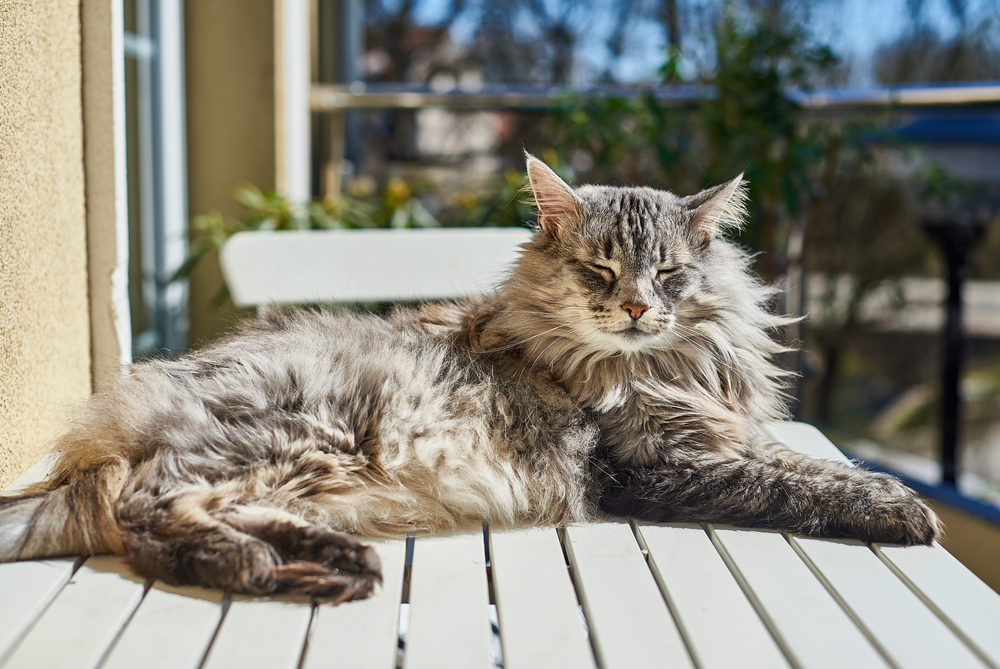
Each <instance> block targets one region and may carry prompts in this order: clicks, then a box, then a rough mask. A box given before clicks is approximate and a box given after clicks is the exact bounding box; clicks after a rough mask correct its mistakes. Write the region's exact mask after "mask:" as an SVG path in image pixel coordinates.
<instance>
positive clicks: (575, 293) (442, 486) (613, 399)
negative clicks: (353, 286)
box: [0, 158, 940, 601]
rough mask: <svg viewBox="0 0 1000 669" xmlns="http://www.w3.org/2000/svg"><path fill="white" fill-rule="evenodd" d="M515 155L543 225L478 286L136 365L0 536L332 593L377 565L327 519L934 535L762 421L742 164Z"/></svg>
mask: <svg viewBox="0 0 1000 669" xmlns="http://www.w3.org/2000/svg"><path fill="white" fill-rule="evenodd" d="M528 171H529V177H530V179H531V183H532V189H533V194H534V196H535V199H536V202H537V203H538V206H539V221H540V226H541V229H540V231H539V232H538V233H537V234H536V235H535V237H534V238H533V240H532V241H530V242H529V243H527V244H526V245H525V247H524V250H523V253H522V255H521V258H520V260H519V261H518V262H517V264H516V266H515V267H514V268H513V269H512V271H511V273H510V275H509V276H508V277H507V279H506V280H505V281H504V283H503V284H502V286H501V287H500V288H499V289H498V290H497V291H496V292H495V293H494V294H493V295H490V296H487V297H485V298H479V299H477V300H476V301H475V302H456V303H453V304H444V305H440V304H439V305H426V306H424V307H422V308H420V309H416V310H400V311H397V312H396V313H394V314H393V315H392V316H391V317H389V318H386V319H379V318H376V317H373V316H347V315H334V314H331V313H328V312H324V311H282V312H277V313H271V314H269V315H267V316H266V317H264V318H262V319H260V320H258V321H255V322H251V323H249V324H247V325H246V326H245V327H244V328H243V329H242V331H241V332H239V333H238V334H236V335H235V336H232V337H230V338H228V339H226V340H224V341H222V342H219V343H217V344H215V345H213V346H211V347H209V348H207V349H204V350H202V351H199V352H195V353H192V354H189V355H187V356H184V357H182V358H180V359H177V360H157V361H150V362H146V363H142V364H139V365H136V366H134V367H133V368H132V370H131V373H130V374H128V375H126V376H124V377H123V378H122V379H121V380H120V382H119V383H118V385H117V387H115V388H114V389H112V390H110V391H108V392H106V393H103V394H101V395H98V396H96V397H95V398H94V399H93V400H92V401H91V402H90V403H89V404H88V405H87V406H85V407H84V409H83V411H82V413H81V416H80V418H79V419H78V420H77V421H76V423H75V424H74V425H73V426H72V427H71V428H70V430H69V431H68V433H67V434H66V436H65V437H64V438H63V439H62V440H61V441H60V443H59V445H58V449H59V450H60V451H61V460H60V464H59V467H58V468H57V471H56V473H55V474H54V475H53V477H52V479H51V480H50V481H49V482H48V483H47V484H45V485H44V486H42V487H41V488H39V489H38V490H35V491H34V492H33V494H35V495H36V497H34V498H31V502H27V501H24V502H20V501H18V500H17V499H15V500H14V501H11V502H8V501H5V502H4V505H3V506H0V544H2V545H0V559H6V560H9V559H15V558H18V557H19V558H22V559H24V558H30V557H41V556H48V555H57V554H67V553H77V552H85V553H91V552H117V553H124V554H126V555H127V556H128V558H129V560H130V562H131V563H132V565H133V566H134V567H135V568H136V569H137V570H138V571H139V572H140V573H141V574H143V575H145V576H148V577H153V578H160V579H163V580H165V581H167V582H170V583H180V584H187V583H192V584H199V585H206V586H211V587H219V588H224V589H227V590H231V591H236V592H245V593H250V594H271V593H277V592H300V593H308V594H315V595H322V596H328V597H331V598H333V599H335V600H339V601H343V600H347V599H354V598H358V597H364V596H367V595H368V594H370V593H371V592H372V589H373V587H374V584H375V583H376V582H377V581H378V580H379V578H380V576H379V567H378V559H377V557H376V556H375V555H374V553H373V552H372V551H371V550H370V549H368V548H366V547H364V546H363V545H361V544H359V543H358V542H357V541H356V540H354V539H351V538H350V537H349V536H345V534H344V533H347V534H358V535H363V536H385V535H399V534H401V533H405V532H411V531H416V532H441V531H448V530H453V529H457V528H463V527H475V526H477V525H478V524H479V523H480V522H482V520H486V521H488V522H490V523H492V524H494V525H497V526H516V525H523V524H549V525H562V524H566V523H572V522H581V521H587V520H592V519H596V518H600V517H602V516H603V514H605V513H616V514H623V515H632V516H635V517H638V518H645V519H650V520H677V521H714V522H727V523H734V524H740V525H752V526H763V527H774V528H779V529H785V530H792V531H797V532H805V533H810V534H816V535H833V536H856V537H861V538H863V539H868V540H879V541H898V542H902V543H929V542H931V541H933V540H934V538H935V537H936V536H938V534H939V532H940V524H939V521H938V520H937V518H936V517H935V516H934V514H933V512H932V511H930V509H929V508H928V507H927V505H926V504H924V503H923V502H922V501H920V500H919V499H918V498H917V497H916V495H915V494H914V493H913V492H912V491H910V490H908V489H906V488H905V487H903V486H902V485H900V484H899V483H898V481H896V480H895V479H893V478H891V477H886V476H883V475H879V474H873V473H870V472H866V471H864V470H862V469H858V468H850V467H845V466H840V465H836V464H831V463H826V462H819V461H815V460H811V459H809V458H805V457H802V456H799V455H796V454H793V453H790V452H789V451H787V450H785V449H783V448H782V447H780V446H778V445H777V444H774V443H773V442H771V441H769V440H768V439H767V438H765V437H764V435H763V433H762V432H761V430H760V427H759V426H760V424H761V422H763V421H768V420H774V419H780V418H783V417H784V416H785V410H784V405H783V396H782V391H781V386H782V379H783V378H784V377H785V373H784V372H783V371H782V370H780V369H779V368H778V367H777V366H776V365H775V364H774V361H773V356H774V355H775V354H777V353H779V352H781V351H782V350H783V349H782V347H781V346H780V345H779V344H777V343H775V342H774V341H773V340H772V339H771V338H770V336H769V334H768V333H769V331H770V330H772V329H773V328H775V327H778V326H780V325H781V324H782V323H785V322H787V321H785V320H783V319H781V318H779V317H775V316H773V315H771V314H770V313H769V312H768V310H767V303H768V300H769V299H770V298H771V296H772V291H771V289H769V288H767V287H764V286H762V285H761V284H760V283H758V282H757V281H756V280H754V279H753V278H752V277H751V276H750V275H749V273H748V258H747V256H746V254H745V253H744V252H743V251H741V250H740V249H739V248H737V247H736V246H734V245H733V244H731V243H729V242H727V241H725V239H724V238H723V236H722V233H723V232H724V231H725V228H726V227H727V226H731V225H734V224H737V223H738V222H739V221H740V220H741V216H742V204H743V197H744V195H743V192H744V191H743V187H742V181H741V180H740V179H739V178H737V179H735V180H733V181H732V182H729V183H727V184H723V185H722V186H718V187H716V188H714V189H710V190H708V191H704V192H703V193H700V194H698V195H696V196H692V197H689V198H680V197H677V196H675V195H672V194H670V193H666V192H662V191H655V190H650V189H644V188H606V187H595V186H585V187H582V188H578V189H576V190H572V189H570V188H569V187H568V186H566V185H565V184H564V183H563V182H562V181H560V180H559V179H558V177H556V176H555V175H554V173H552V172H551V171H550V170H548V168H546V167H545V166H544V165H542V164H541V163H540V162H538V161H537V160H534V159H533V158H529V163H528ZM640 312H641V313H640ZM633 314H638V317H635V316H634V315H633ZM40 494H44V495H45V496H44V497H37V495H40ZM24 499H28V498H24ZM37 500H43V501H41V502H38V501H37ZM35 507H37V508H35ZM29 510H30V511H31V513H30V514H29ZM29 517H30V520H28V518H29Z"/></svg>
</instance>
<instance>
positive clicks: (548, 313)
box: [454, 299, 559, 316]
mask: <svg viewBox="0 0 1000 669" xmlns="http://www.w3.org/2000/svg"><path fill="white" fill-rule="evenodd" d="M454 301H455V302H458V303H459V304H464V305H466V306H469V307H475V308H476V309H482V310H483V311H491V312H493V313H495V314H535V315H538V316H558V315H559V314H557V313H555V312H552V311H514V310H512V309H490V308H489V307H484V306H481V305H479V304H474V303H472V302H466V301H465V300H459V299H455V300H454Z"/></svg>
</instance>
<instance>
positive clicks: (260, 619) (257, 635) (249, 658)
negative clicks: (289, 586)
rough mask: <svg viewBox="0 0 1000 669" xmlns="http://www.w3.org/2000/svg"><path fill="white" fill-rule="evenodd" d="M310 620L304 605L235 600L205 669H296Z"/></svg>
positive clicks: (297, 602) (293, 602) (310, 610)
mask: <svg viewBox="0 0 1000 669" xmlns="http://www.w3.org/2000/svg"><path fill="white" fill-rule="evenodd" d="M311 618H312V606H311V605H310V604H309V603H308V602H305V601H283V600H275V599H256V600H255V599H250V598H245V597H234V598H233V603H232V604H230V605H229V610H228V611H227V612H226V617H225V618H223V620H222V626H221V627H220V628H219V633H218V635H217V636H216V637H215V642H214V643H212V648H211V650H210V651H209V653H208V658H207V659H206V660H205V664H204V667H205V669H246V668H247V667H268V669H297V667H298V666H299V660H300V659H301V657H302V648H303V647H304V646H305V641H306V635H307V634H308V633H309V621H310V619H311Z"/></svg>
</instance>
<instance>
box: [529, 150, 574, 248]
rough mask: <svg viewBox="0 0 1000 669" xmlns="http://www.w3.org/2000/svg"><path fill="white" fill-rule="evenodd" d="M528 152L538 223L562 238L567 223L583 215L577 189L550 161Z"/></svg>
mask: <svg viewBox="0 0 1000 669" xmlns="http://www.w3.org/2000/svg"><path fill="white" fill-rule="evenodd" d="M524 155H525V157H526V158H527V160H528V182H529V183H530V185H531V195H532V197H533V199H534V201H535V206H536V207H538V225H539V227H540V228H541V229H542V230H544V231H545V232H547V233H549V234H550V235H552V236H553V237H556V238H558V237H559V234H560V233H561V232H562V230H564V229H565V227H566V226H567V225H569V224H571V223H572V222H573V221H575V220H576V219H578V218H579V217H580V203H579V201H578V200H577V199H576V195H574V194H573V189H572V188H570V187H569V186H568V185H566V182H565V181H563V180H562V179H560V178H559V175H557V174H556V173H555V172H553V171H552V169H551V168H550V167H549V166H548V165H546V164H545V163H543V162H542V161H540V160H539V159H538V158H535V157H534V156H533V155H531V154H530V153H525V154H524Z"/></svg>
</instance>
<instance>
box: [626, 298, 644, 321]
mask: <svg viewBox="0 0 1000 669" xmlns="http://www.w3.org/2000/svg"><path fill="white" fill-rule="evenodd" d="M622 309H624V310H625V311H627V312H628V315H629V316H631V317H632V320H634V321H637V320H639V318H640V317H641V316H642V315H643V314H644V313H646V312H647V311H649V305H648V304H629V303H628V302H626V303H625V304H623V305H622Z"/></svg>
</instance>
